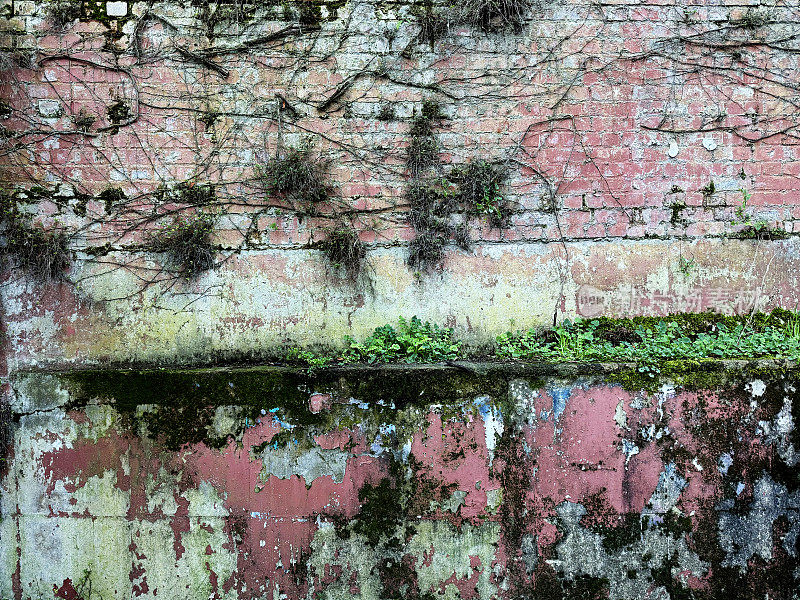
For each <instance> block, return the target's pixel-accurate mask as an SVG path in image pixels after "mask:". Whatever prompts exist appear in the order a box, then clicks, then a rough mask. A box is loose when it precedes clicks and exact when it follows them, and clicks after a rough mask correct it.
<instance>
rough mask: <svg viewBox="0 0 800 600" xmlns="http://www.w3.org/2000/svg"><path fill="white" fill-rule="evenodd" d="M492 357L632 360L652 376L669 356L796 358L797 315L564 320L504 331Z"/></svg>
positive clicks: (799, 353) (799, 348)
mask: <svg viewBox="0 0 800 600" xmlns="http://www.w3.org/2000/svg"><path fill="white" fill-rule="evenodd" d="M496 356H497V357H498V358H504V359H515V360H535V359H539V360H546V361H552V362H562V361H590V362H603V361H608V362H633V363H636V364H637V365H638V370H639V371H640V372H641V373H646V374H648V375H649V376H651V377H655V375H656V374H657V373H658V372H659V370H660V369H659V365H660V364H661V363H663V362H665V361H672V360H694V361H701V360H708V359H723V358H724V359H755V358H788V359H800V315H798V314H797V313H793V312H791V311H787V310H782V309H775V310H774V311H772V312H771V313H769V314H763V313H757V314H755V315H752V316H751V317H748V316H733V317H726V316H723V315H719V314H716V313H701V314H690V313H687V314H678V315H670V316H669V317H663V318H657V317H636V318H633V319H609V318H600V319H588V320H577V321H575V322H570V321H564V322H563V323H562V324H561V325H558V326H556V327H554V328H553V329H551V330H547V331H537V330H533V329H532V330H528V331H517V332H515V333H512V332H508V333H505V334H503V335H501V336H498V338H497V348H496Z"/></svg>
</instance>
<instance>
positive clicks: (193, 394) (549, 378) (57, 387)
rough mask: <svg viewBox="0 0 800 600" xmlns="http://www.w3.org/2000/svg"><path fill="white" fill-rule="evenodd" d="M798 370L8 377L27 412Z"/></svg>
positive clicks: (743, 376) (727, 364) (498, 367)
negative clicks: (522, 382)
mask: <svg viewBox="0 0 800 600" xmlns="http://www.w3.org/2000/svg"><path fill="white" fill-rule="evenodd" d="M796 374H797V375H800V371H799V370H798V364H797V361H790V360H778V359H758V360H707V361H701V362H697V361H678V360H676V361H668V362H665V363H663V365H662V372H661V373H660V374H658V375H657V376H656V377H652V378H649V377H648V376H647V375H646V374H642V373H639V372H638V370H637V365H636V364H635V363H611V362H597V363H591V362H561V363H548V362H522V361H516V362H511V361H506V362H501V361H479V360H460V361H448V362H443V363H407V364H405V363H384V364H372V365H370V364H362V363H352V364H344V365H334V366H329V367H323V368H314V369H311V368H308V367H302V366H294V365H285V364H257V365H226V366H205V367H202V366H194V367H188V366H187V367H176V368H155V367H152V366H151V367H149V368H147V367H143V366H138V367H134V366H128V367H123V366H115V367H108V368H104V369H71V370H26V371H16V372H15V373H13V374H12V375H11V376H10V378H9V379H10V383H11V387H12V390H13V392H14V394H13V397H12V401H11V409H12V412H15V413H16V414H28V413H32V412H37V411H46V410H53V409H55V408H75V407H80V406H84V405H86V404H90V403H94V402H97V401H100V402H108V403H112V404H115V405H119V406H129V407H134V406H139V405H143V404H184V403H191V404H195V405H196V404H198V403H205V404H206V405H208V406H223V405H242V406H251V407H253V406H256V405H258V406H260V405H262V404H264V405H266V404H269V405H270V406H273V405H274V406H287V407H294V408H298V409H301V410H303V411H306V410H308V402H309V398H310V397H311V396H313V395H314V394H323V395H326V396H328V397H329V399H330V402H332V403H334V404H341V403H348V402H352V401H354V400H359V401H361V402H367V403H372V402H383V403H384V404H387V403H388V404H398V405H401V406H406V405H409V404H420V405H422V404H424V405H428V406H430V405H432V404H437V403H438V404H451V403H452V404H456V403H459V402H464V401H465V400H469V399H470V398H475V397H478V396H488V397H490V398H492V399H493V400H496V401H497V400H503V399H505V398H507V396H508V393H509V392H508V390H509V384H510V383H511V382H512V381H513V380H515V379H518V378H519V379H527V380H529V381H530V382H531V386H532V387H536V386H539V387H547V386H551V385H554V382H557V381H562V382H563V381H564V380H572V383H576V384H577V383H580V380H582V379H588V380H590V381H593V382H605V383H607V384H610V385H619V386H622V387H625V388H626V389H627V390H628V391H637V390H639V391H649V392H655V391H658V389H660V388H661V387H662V386H663V385H665V384H666V385H675V386H677V387H686V388H691V389H721V388H724V387H728V386H734V385H737V384H740V383H743V382H744V381H745V380H749V379H753V378H758V377H762V378H768V379H777V378H792V377H794V376H795V375H796Z"/></svg>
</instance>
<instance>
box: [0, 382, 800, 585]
mask: <svg viewBox="0 0 800 600" xmlns="http://www.w3.org/2000/svg"><path fill="white" fill-rule="evenodd" d="M765 373H766V372H765ZM403 382H405V385H404V384H403ZM796 386H797V381H796V378H795V375H792V374H791V373H789V374H778V376H777V377H773V376H768V374H767V375H762V376H761V377H760V378H759V377H752V376H747V377H734V378H733V379H731V380H730V381H729V382H728V383H726V384H725V385H724V386H722V387H721V388H720V389H717V390H711V389H706V390H699V391H688V390H685V389H681V388H677V389H676V388H675V387H674V386H672V385H670V384H666V383H665V384H664V385H663V386H662V387H661V388H660V390H659V391H657V392H654V393H644V392H635V393H631V392H627V391H625V390H624V389H623V388H621V387H619V386H617V385H612V384H610V383H608V382H605V381H603V380H602V379H598V378H593V377H588V378H587V377H572V378H571V379H563V378H557V377H552V376H550V377H545V379H536V378H532V377H529V376H519V374H518V373H517V374H514V373H512V372H511V371H508V370H507V371H503V370H502V369H501V370H499V371H495V372H494V374H493V375H492V376H491V377H486V376H479V375H476V374H468V373H466V372H464V371H456V370H447V369H441V368H439V369H423V370H416V371H412V372H407V371H402V370H399V371H398V370H395V371H392V370H391V369H389V370H386V369H384V370H383V371H380V370H371V371H361V372H360V373H359V372H349V373H345V374H341V375H336V376H333V377H327V378H326V377H322V378H316V379H315V378H308V377H306V376H304V375H298V374H292V373H290V372H280V371H272V370H269V369H261V370H258V369H257V370H240V371H193V372H186V373H175V372H173V373H169V372H150V373H144V374H141V375H139V374H136V373H117V374H114V373H112V374H106V375H97V374H88V375H87V374H83V375H80V374H78V375H75V374H72V375H52V376H51V375H18V376H16V377H15V379H14V382H13V388H14V392H13V402H12V408H13V412H14V417H15V418H14V422H13V425H12V433H13V447H12V452H11V455H10V463H9V467H8V469H7V472H6V473H5V474H4V476H3V479H2V521H0V531H1V532H2V540H3V543H2V545H1V547H2V551H1V553H0V597H4V598H6V597H8V598H17V599H22V598H34V599H37V600H38V599H41V598H53V597H56V598H69V599H77V598H87V599H88V598H89V597H90V595H89V590H91V598H104V599H106V600H111V599H113V598H120V599H125V598H131V597H136V598H138V597H141V598H162V599H185V598H241V599H245V598H246V599H251V598H252V599H256V598H258V599H261V598H275V599H277V598H289V599H293V600H294V599H300V598H339V599H343V598H364V599H379V598H380V599H388V598H409V599H418V598H419V599H422V598H428V599H430V598H450V599H455V598H483V599H489V598H514V599H519V598H540V599H544V598H546V599H548V600H556V599H571V598H575V599H577V598H582V599H594V598H611V599H613V600H622V599H629V600H642V599H660V600H666V599H668V598H671V599H673V600H677V599H687V598H688V599H698V600H699V599H710V598H730V599H743V600H744V599H753V598H769V599H775V600H778V599H781V600H790V599H796V598H797V597H798V595H797V590H798V589H800V588H799V587H798V584H800V568H798V563H799V562H800V559H799V558H798V553H799V552H800V486H799V485H798V484H799V483H800V482H798V475H797V472H798V470H797V467H798V459H799V455H798V435H797V429H796V425H797V424H796V420H797V418H798V411H797V405H798V402H797V391H796Z"/></svg>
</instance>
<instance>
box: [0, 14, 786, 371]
mask: <svg viewBox="0 0 800 600" xmlns="http://www.w3.org/2000/svg"><path fill="white" fill-rule="evenodd" d="M478 4H480V3H478ZM106 5H108V6H106ZM464 6H470V5H469V4H466V5H464ZM0 11H2V15H3V17H4V20H3V21H2V23H3V34H2V47H3V53H2V88H0V89H2V93H1V94H0V95H2V98H3V104H2V113H3V116H2V117H0V119H2V121H0V125H2V132H3V140H2V154H0V162H2V181H3V187H4V189H5V190H6V194H7V195H8V194H10V193H11V192H12V191H13V190H17V192H16V196H13V202H14V203H15V205H16V206H17V207H18V209H19V210H20V211H21V212H22V213H26V214H30V215H31V216H32V219H33V222H34V223H41V224H42V225H43V226H44V227H45V228H46V229H47V230H48V231H54V230H55V231H64V232H65V233H66V235H67V236H68V238H67V239H68V247H69V251H70V254H71V258H72V266H71V267H70V269H69V271H68V272H66V274H65V277H64V278H63V281H37V280H36V279H35V278H33V277H31V276H30V274H28V275H26V271H25V269H22V268H20V264H19V261H17V262H15V259H14V257H13V256H12V257H10V258H9V259H8V260H7V261H6V266H7V270H6V271H5V273H6V274H5V276H4V277H5V279H4V283H3V287H2V290H3V298H4V299H3V310H4V313H5V316H4V325H5V330H6V337H7V339H8V347H9V349H10V351H9V353H8V354H9V355H10V356H11V360H12V362H13V365H19V366H23V365H30V364H44V363H48V364H67V363H85V362H98V361H104V360H108V359H113V360H119V361H126V360H141V361H146V362H151V361H154V360H175V359H176V358H181V359H186V360H190V359H194V358H198V357H199V358H204V359H208V358H210V357H218V356H228V357H230V356H241V355H253V354H255V355H258V354H259V353H260V352H264V351H265V349H267V348H274V347H276V346H279V345H281V344H283V343H285V342H287V341H289V342H291V343H297V342H301V343H316V342H328V343H337V342H338V341H339V340H340V339H341V336H342V335H343V334H344V333H347V332H353V333H355V334H357V335H358V334H361V333H364V332H365V331H368V330H370V329H371V328H372V327H374V326H376V325H379V324H382V323H384V322H386V321H390V320H393V319H394V318H395V317H396V316H397V315H406V316H408V315H410V314H419V315H420V316H422V317H425V318H430V319H432V320H436V321H438V322H440V323H444V324H447V325H450V326H454V327H455V328H456V329H457V330H458V332H459V333H460V334H462V335H465V336H467V337H468V338H470V337H471V339H474V340H486V339H487V338H491V337H492V336H493V335H495V334H497V333H499V332H501V331H504V330H506V329H508V328H509V327H525V326H529V325H536V324H542V323H550V322H552V321H553V319H554V317H555V318H557V319H561V318H563V317H565V316H575V315H583V316H592V315H596V314H639V313H651V314H653V313H655V314H659V313H666V312H669V311H673V310H700V309H704V308H708V307H711V308H715V309H718V310H723V311H728V312H730V311H737V312H743V311H746V310H750V309H751V308H752V307H753V306H754V305H758V306H759V307H769V306H776V305H778V306H784V307H793V306H794V305H795V304H796V298H797V297H798V289H797V281H796V278H795V277H794V273H796V270H797V260H798V258H797V257H798V247H797V241H796V240H797V238H796V233H797V231H798V227H800V225H798V224H797V223H798V218H800V206H798V199H797V198H798V179H797V174H798V164H800V162H798V159H797V157H796V149H795V148H796V144H795V139H796V125H797V109H796V104H797V91H796V74H797V60H798V59H797V56H798V37H797V36H798V25H797V22H798V19H797V16H798V15H797V13H798V9H797V8H796V7H795V6H794V5H793V3H780V2H777V3H768V4H763V3H762V4H756V3H750V4H748V3H747V2H711V1H705V2H695V3H692V4H686V3H675V2H667V1H665V2H658V3H652V2H647V3H638V2H600V3H597V2H585V1H583V0H572V1H569V2H549V1H547V0H542V1H537V2H534V3H532V4H530V5H527V6H526V7H525V10H524V11H523V15H524V18H522V19H521V20H520V21H515V22H514V23H508V22H505V21H503V20H502V19H495V20H493V21H491V20H490V21H485V22H484V23H482V24H481V23H479V22H474V21H470V20H469V19H468V18H467V17H468V15H467V16H465V15H464V14H463V7H460V8H458V9H457V8H455V7H452V6H450V7H448V6H445V5H442V6H438V5H434V6H431V5H426V4H424V3H417V4H415V3H410V2H369V1H361V0H351V1H349V2H299V3H294V2H289V3H284V4H281V5H278V4H275V5H271V4H270V3H258V6H254V5H252V4H249V3H242V2H238V1H237V2H232V3H226V2H214V1H209V2H205V1H203V2H188V1H186V2H156V3H147V2H122V3H120V2H116V3H113V2H112V3H105V2H88V3H87V2H84V3H80V2H70V1H66V0H65V1H62V2H23V1H15V2H9V1H4V2H3V3H2V8H1V9H0ZM425 101H428V102H427V104H425V105H424V106H427V107H428V108H427V109H426V110H427V112H425V111H423V103H424V102H425ZM434 104H435V105H437V106H434ZM432 108H436V110H437V111H440V113H441V114H440V115H433V116H431V115H432V113H431V110H432ZM423 113H424V115H426V116H427V117H431V118H425V116H423ZM304 144H307V145H308V148H310V150H309V154H308V156H310V157H311V159H312V161H317V162H315V163H314V164H316V165H317V167H315V172H318V173H319V175H320V178H321V179H320V181H321V183H320V185H321V186H322V187H321V188H320V189H323V190H324V194H323V195H325V196H326V199H325V200H323V201H320V202H308V201H306V200H303V199H302V198H298V197H297V196H296V195H292V194H277V193H274V188H270V186H269V183H268V177H267V175H266V174H268V173H269V172H270V168H271V167H270V165H272V166H273V167H274V165H275V158H276V157H281V156H285V155H286V154H287V152H290V149H292V148H301V147H304ZM409 147H411V148H412V149H413V148H416V150H412V151H410V150H409ZM420 149H421V151H422V153H421V154H420ZM410 152H416V154H415V156H416V158H418V159H419V158H422V159H424V160H423V162H424V164H423V166H422V168H421V169H416V168H414V169H412V168H410V167H409V153H410ZM479 161H487V162H488V163H492V164H496V165H498V168H499V169H500V170H501V171H502V173H504V175H503V177H502V178H501V179H498V180H496V181H494V180H493V181H494V182H499V185H498V186H497V187H495V186H494V185H490V186H488V187H487V186H483V187H481V186H479V191H478V193H477V195H476V196H475V197H474V198H472V200H470V201H464V199H463V198H461V197H456V196H457V185H456V184H457V183H458V181H459V180H458V173H462V174H463V173H464V166H465V165H469V164H472V165H478V164H481V163H480V162H479ZM265 181H266V183H265ZM420 182H422V183H423V184H425V185H423V186H422V189H423V191H425V193H426V194H428V195H427V196H426V195H424V194H423V197H422V198H423V200H424V201H428V204H427V205H424V202H423V204H422V205H423V206H426V207H427V208H426V210H422V211H421V212H420V210H419V206H420V201H419V199H418V198H417V200H415V199H414V198H415V197H413V195H412V192H413V191H414V190H419V189H420V187H419V186H420ZM454 182H455V183H454ZM462 183H463V182H462ZM415 186H416V187H415ZM305 187H306V188H307V187H308V186H305ZM462 187H463V186H462ZM19 190H27V192H20V191H19ZM487 190H488V192H487ZM484 192H487V193H484ZM454 198H455V200H454ZM498 198H500V200H498ZM415 202H416V204H415ZM415 206H416V207H417V209H418V211H417V213H416V219H415V220H413V225H415V226H416V227H415V226H412V221H410V220H409V211H410V209H413V208H414V207H415ZM498 207H499V208H502V215H501V216H502V218H498V219H493V217H494V216H495V215H497V214H498V212H499V209H498ZM178 214H180V215H184V216H188V217H192V216H196V215H198V214H203V215H206V216H207V218H209V219H210V220H211V221H213V232H212V234H211V239H210V242H211V244H212V246H213V247H212V251H213V260H214V267H213V268H212V269H210V270H208V271H205V272H203V273H199V274H196V275H195V276H193V277H191V278H189V279H188V280H187V278H185V277H183V276H182V275H181V273H180V272H176V269H178V267H179V265H178V266H176V263H175V262H174V261H170V259H169V256H168V255H165V254H164V253H158V252H153V251H152V250H153V249H154V246H153V235H154V233H153V232H158V231H159V230H161V229H163V228H164V227H166V226H169V225H170V224H173V219H174V217H175V215H178ZM412 216H413V215H412ZM188 217H187V218H188ZM341 229H344V230H346V231H355V233H356V235H357V237H358V239H360V241H361V243H363V248H364V249H363V255H364V260H363V269H362V271H361V272H360V274H359V273H356V274H355V275H354V272H355V271H357V268H356V269H355V271H350V272H348V270H347V268H345V267H342V266H341V265H340V264H337V261H338V260H339V259H338V258H337V257H336V256H333V257H332V258H326V252H325V240H327V239H330V238H331V232H332V231H338V230H341ZM742 238H744V239H742ZM348 239H349V238H348ZM350 241H352V240H350ZM426 244H427V245H426ZM440 246H443V249H442V250H443V255H442V256H441V259H440V260H436V259H435V258H436V257H434V259H432V260H429V261H428V263H427V264H422V265H420V264H411V265H409V256H410V255H412V256H413V253H414V252H415V251H416V250H415V249H419V248H420V247H421V248H422V249H423V250H425V249H427V250H430V249H431V248H433V250H434V254H435V250H436V248H438V247H440ZM359 252H361V250H360V249H359V250H358V252H356V254H358V253H359ZM412 262H413V261H412Z"/></svg>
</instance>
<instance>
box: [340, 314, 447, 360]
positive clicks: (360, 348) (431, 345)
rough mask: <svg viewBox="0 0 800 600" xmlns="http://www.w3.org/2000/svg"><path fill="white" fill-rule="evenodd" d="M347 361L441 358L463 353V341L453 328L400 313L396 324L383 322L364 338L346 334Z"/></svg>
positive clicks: (344, 357)
mask: <svg viewBox="0 0 800 600" xmlns="http://www.w3.org/2000/svg"><path fill="white" fill-rule="evenodd" d="M345 341H346V342H347V344H348V347H347V349H346V350H345V351H344V354H343V355H342V360H343V361H344V362H368V363H375V362H408V363H415V362H439V361H444V360H453V359H456V358H458V357H459V355H460V354H461V349H462V344H461V342H459V341H456V340H455V339H454V338H453V330H452V329H446V328H440V327H439V326H438V325H431V324H430V323H429V322H427V321H426V322H424V323H423V322H422V321H421V320H420V319H419V318H418V317H411V320H410V321H406V320H405V319H404V318H402V317H400V319H399V320H398V325H397V327H396V328H395V327H393V326H391V325H383V326H382V327H378V328H377V329H375V331H374V333H373V334H372V335H371V336H369V337H368V338H367V339H366V340H364V341H363V342H356V341H355V340H354V339H353V338H352V337H350V336H346V337H345Z"/></svg>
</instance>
